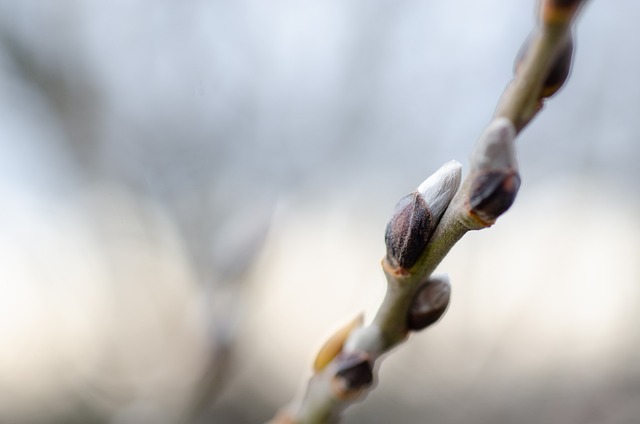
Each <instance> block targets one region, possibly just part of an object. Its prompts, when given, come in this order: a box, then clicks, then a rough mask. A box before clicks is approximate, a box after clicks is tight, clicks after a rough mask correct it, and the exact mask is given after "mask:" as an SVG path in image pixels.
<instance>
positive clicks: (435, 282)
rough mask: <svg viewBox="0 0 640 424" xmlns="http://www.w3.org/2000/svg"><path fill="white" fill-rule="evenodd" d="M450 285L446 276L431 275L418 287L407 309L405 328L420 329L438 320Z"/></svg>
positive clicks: (447, 300) (447, 297) (446, 303)
mask: <svg viewBox="0 0 640 424" xmlns="http://www.w3.org/2000/svg"><path fill="white" fill-rule="evenodd" d="M450 297H451V285H450V284H449V280H448V278H447V277H446V276H432V277H431V278H429V280H428V281H427V282H426V283H425V284H424V285H423V286H422V287H421V288H420V290H419V291H418V294H417V295H416V297H415V298H414V300H413V303H412V305H411V308H410V309H409V316H408V319H407V328H409V329H410V330H413V331H419V330H422V329H424V328H426V327H428V326H430V325H431V324H433V323H434V322H436V321H438V320H439V319H440V318H441V317H442V316H443V315H444V313H445V312H446V310H447V307H448V306H449V299H450Z"/></svg>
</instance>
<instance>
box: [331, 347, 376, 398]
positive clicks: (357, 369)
mask: <svg viewBox="0 0 640 424" xmlns="http://www.w3.org/2000/svg"><path fill="white" fill-rule="evenodd" d="M336 366H337V370H336V373H335V377H334V378H333V382H332V386H333V388H334V390H335V392H336V394H337V395H338V396H339V397H341V398H352V397H356V396H358V395H359V394H360V393H361V392H362V390H364V389H366V388H368V387H369V386H371V384H372V383H373V363H372V361H371V359H370V358H369V356H368V355H367V354H365V353H362V352H349V353H342V354H340V355H338V357H337V358H336Z"/></svg>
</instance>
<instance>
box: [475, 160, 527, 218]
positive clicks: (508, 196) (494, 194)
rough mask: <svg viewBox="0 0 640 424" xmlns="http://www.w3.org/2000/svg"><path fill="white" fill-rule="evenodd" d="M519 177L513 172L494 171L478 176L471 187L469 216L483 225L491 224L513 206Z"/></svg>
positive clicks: (518, 185) (518, 186)
mask: <svg viewBox="0 0 640 424" xmlns="http://www.w3.org/2000/svg"><path fill="white" fill-rule="evenodd" d="M519 188H520V176H519V175H518V173H517V172H516V171H514V170H495V171H489V172H485V173H481V174H480V175H478V176H477V177H476V178H475V179H474V181H473V183H472V186H471V195H470V197H469V206H470V210H471V214H472V215H475V216H477V217H478V218H480V220H482V221H483V222H485V223H493V222H494V221H495V220H496V219H497V218H498V217H499V216H500V215H502V214H503V213H505V212H506V211H507V210H508V209H509V208H510V207H511V205H512V204H513V202H514V200H515V198H516V195H517V194H518V189H519Z"/></svg>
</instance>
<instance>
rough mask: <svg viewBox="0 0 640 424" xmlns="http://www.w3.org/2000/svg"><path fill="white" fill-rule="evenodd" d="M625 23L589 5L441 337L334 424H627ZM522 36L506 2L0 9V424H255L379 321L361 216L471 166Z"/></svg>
mask: <svg viewBox="0 0 640 424" xmlns="http://www.w3.org/2000/svg"><path fill="white" fill-rule="evenodd" d="M525 9H526V8H525ZM621 10H624V11H625V13H620V11H621ZM639 14H640V6H639V5H638V4H637V2H633V1H631V0H612V1H611V2H606V3H605V2H592V4H591V5H590V13H589V14H588V15H585V17H584V18H585V19H583V20H581V26H580V28H579V31H578V34H577V37H576V38H577V39H579V40H580V41H581V43H584V45H588V46H590V47H589V49H588V51H587V50H586V49H578V53H577V54H576V58H575V61H576V66H575V69H576V72H574V74H573V75H572V76H571V81H572V83H571V84H570V86H569V87H567V88H566V89H565V90H566V91H565V93H563V96H560V97H559V98H558V99H556V100H555V101H554V102H553V103H552V104H551V105H549V106H548V108H549V111H548V113H545V114H543V115H542V116H540V117H539V118H538V121H537V122H536V125H535V126H532V127H531V128H527V129H526V131H523V133H522V134H521V135H520V137H521V139H522V143H521V145H520V148H521V155H520V156H521V161H520V167H521V169H522V172H523V173H526V175H527V176H528V178H527V186H526V188H527V189H526V190H523V193H521V195H520V197H519V200H518V202H519V204H518V208H515V209H514V210H513V211H511V212H510V214H509V216H507V217H505V218H503V220H502V222H501V225H500V226H497V227H496V228H495V229H494V230H492V232H491V233H490V235H488V237H491V239H492V243H491V244H487V243H486V242H485V240H484V239H481V238H480V239H478V238H476V235H469V236H467V238H466V242H465V243H464V244H463V245H462V246H460V247H458V248H457V249H456V250H455V251H454V253H455V254H453V255H449V256H448V258H447V259H446V260H445V263H443V265H442V266H443V267H446V269H447V270H448V271H449V270H450V274H451V278H452V281H455V282H456V285H457V287H456V288H457V290H456V293H455V296H454V297H453V298H452V302H453V303H452V305H451V308H450V310H449V312H448V316H447V320H445V321H443V322H442V323H441V324H440V325H438V326H437V327H436V328H434V329H433V330H432V331H431V334H430V337H429V338H428V339H429V341H428V342H424V343H423V342H422V341H420V340H419V338H416V340H415V342H414V343H411V344H409V345H408V346H406V348H403V349H402V350H400V351H398V352H397V354H394V355H392V357H390V358H389V359H388V360H387V361H386V363H385V367H384V368H383V369H382V370H381V373H382V375H381V379H382V380H383V381H385V384H384V385H381V387H379V388H378V389H377V390H376V391H375V392H374V393H372V395H371V398H370V402H367V404H368V405H369V408H359V407H357V406H356V407H354V408H353V409H352V411H351V413H350V414H349V416H348V417H347V418H346V422H368V423H376V422H377V423H384V422H390V421H393V420H395V419H398V418H399V417H402V421H403V422H405V423H412V422H424V421H425V420H426V419H432V420H434V421H438V422H443V423H445V422H460V421H469V419H468V418H469V417H470V416H472V417H474V419H476V420H483V419H484V420H491V422H496V423H499V422H514V421H517V422H520V423H525V424H526V423H528V422H540V421H548V422H567V423H571V422H580V423H581V424H585V423H589V422H598V423H608V422H611V423H614V422H624V420H625V417H635V416H637V407H635V406H634V405H635V400H636V399H637V387H638V385H637V381H638V378H639V377H638V376H639V375H640V371H638V370H637V369H636V368H637V367H635V365H634V364H637V363H640V362H639V361H638V357H639V356H640V351H639V350H638V348H637V346H638V340H640V339H639V337H640V335H639V334H638V332H637V329H636V328H635V327H636V326H635V325H633V323H634V322H635V321H636V320H635V317H637V313H636V311H637V310H638V308H637V305H638V291H637V287H636V286H637V284H636V282H637V281H638V279H640V271H639V270H638V266H637V261H636V258H637V257H638V254H639V253H640V247H639V246H638V242H637V239H638V238H637V234H638V227H637V221H636V219H635V217H636V216H637V213H638V210H639V209H638V205H637V203H636V202H635V200H634V199H637V197H638V192H639V190H638V187H639V186H638V185H637V181H640V168H638V167H637V166H636V162H637V158H638V157H639V156H640V147H639V145H638V143H636V142H635V140H636V139H637V134H638V133H639V132H640V129H639V128H640V127H638V124H637V120H636V119H635V117H636V115H637V114H638V111H639V110H640V87H638V85H637V84H635V82H634V81H635V79H636V76H637V74H638V72H639V67H640V57H638V54H636V53H635V52H636V50H637V49H636V48H635V45H634V40H636V39H637V35H638V34H637V32H638V27H637V22H638V20H640V16H639ZM530 20H531V13H530V10H523V8H522V5H521V4H517V3H516V2H511V1H509V0H499V1H496V2H491V4H488V3H483V4H480V3H478V2H474V1H472V0H465V1H463V2H462V3H459V2H456V3H455V4H454V3H453V2H446V1H434V2H406V3H402V4H394V5H390V4H387V3H385V2H377V1H374V2H370V1H369V2H362V1H356V2H351V3H349V2H346V3H345V2H342V1H339V0H329V1H316V2H307V3H305V4H292V3H290V2H283V1H276V2H270V3H265V2H262V1H259V0H238V1H234V2H228V1H217V0H214V1H206V2H201V1H191V2H170V1H148V0H136V1H113V2H89V1H80V2H68V1H62V2H56V3H55V4H53V3H51V4H50V3H49V2H46V1H41V0H28V1H21V2H11V1H4V0H2V1H0V344H1V345H2V346H3V348H2V349H0V375H2V379H0V421H1V422H11V423H29V424H32V423H51V422H64V423H71V422H79V423H86V422H105V423H119V424H122V423H140V422H154V423H163V422H166V423H170V422H171V423H173V422H179V421H181V420H182V421H185V420H188V419H190V418H185V417H197V418H193V420H194V421H199V422H216V423H217V422H220V423H227V422H229V423H234V424H235V423H243V422H246V423H250V422H259V421H263V420H265V419H267V418H268V417H269V416H270V414H271V413H272V412H273V411H274V410H275V409H276V408H277V407H278V406H280V405H282V404H283V403H284V402H286V401H287V400H288V397H289V396H290V394H291V393H292V392H294V388H295V387H296V386H297V385H299V384H300V380H299V378H300V377H299V376H300V375H302V373H303V372H304V370H306V369H308V363H309V361H310V360H311V359H312V357H311V356H312V353H313V351H314V350H315V349H313V348H311V346H313V344H314V343H317V342H318V341H319V340H320V339H321V337H319V335H321V334H322V332H323V331H325V330H326V329H327V328H331V327H334V326H335V325H337V324H338V323H340V322H342V321H343V320H344V317H346V316H351V314H352V313H353V307H354V305H362V306H363V308H364V309H365V312H366V313H367V314H370V313H371V312H373V311H374V310H375V308H377V305H378V304H379V302H380V300H381V299H382V296H383V295H384V293H383V288H382V287H379V285H375V287H374V286H373V285H372V284H371V281H377V280H379V278H380V275H379V271H378V270H377V269H375V267H371V264H372V263H375V262H376V261H377V260H378V259H379V257H380V256H381V255H382V254H383V250H384V249H383V245H382V243H381V239H380V237H381V236H380V234H381V231H382V229H384V225H385V222H386V220H387V218H388V214H389V212H390V210H389V208H380V205H384V204H390V203H389V202H392V201H393V199H396V198H399V197H400V196H401V195H402V194H403V193H405V192H406V191H407V190H410V189H411V188H412V187H413V186H414V184H415V181H418V180H420V179H421V178H423V173H424V169H436V168H437V167H438V165H439V164H441V163H443V162H445V161H447V160H449V159H450V158H451V157H466V156H467V153H468V151H469V150H470V149H471V143H472V140H474V139H475V137H476V136H477V134H479V133H480V132H481V130H482V128H483V126H484V125H485V123H486V122H487V121H488V120H489V119H490V118H491V108H492V107H493V105H495V99H496V98H497V97H498V96H499V94H500V92H501V90H502V89H503V87H504V81H506V80H507V79H508V78H509V68H510V64H511V61H512V59H513V57H514V55H515V53H516V51H517V49H518V47H519V43H520V41H521V40H522V39H524V38H525V37H526V35H527V34H526V30H527V29H528V28H530V25H529V23H530ZM451 22H456V25H455V26H454V25H451ZM461 28H462V29H461ZM416 52H420V53H416ZM469 69H473V72H469ZM551 109H553V110H551ZM478 111H485V112H480V113H479V112H478ZM429 116H441V117H442V119H438V120H429V119H425V117H429ZM461 117H464V119H463V120H461ZM585 121H588V122H589V125H584V124H583V123H584V122H585ZM444 140H451V141H450V142H449V141H448V142H444ZM558 140H562V142H558ZM399 152H413V154H412V157H407V156H406V155H404V154H399ZM568 176H572V177H571V179H570V178H569V177H568ZM567 193H570V194H567ZM594 199H596V201H595V202H594ZM550 209H553V210H557V212H556V213H554V214H553V216H548V213H547V212H546V211H548V210H550ZM576 210H580V211H581V214H580V216H579V217H576V216H575V214H574V213H573V212H572V211H576ZM541 216H545V219H544V225H543V226H542V227H540V226H537V225H533V224H532V225H531V226H530V227H527V228H524V229H523V228H521V225H519V224H517V225H516V224H515V223H519V222H531V223H534V222H539V221H540V217H541ZM603 217H605V218H606V219H605V218H603ZM585 229H587V230H585ZM560 232H561V233H562V234H565V235H566V237H564V238H562V239H560V238H559V237H558V234H559V233H560ZM515 234H517V235H518V236H517V237H515ZM311 240H313V242H311ZM549 240H553V243H550V242H549ZM476 243H477V244H476ZM550 245H553V246H557V249H558V250H557V251H551V249H549V246H550ZM501 246H512V247H511V248H509V249H507V250H505V249H502V248H501ZM602 246H613V247H611V248H610V249H607V251H606V252H603V251H602V249H601V247H602ZM559 252H560V253H559ZM594 252H599V254H598V255H596V254H595V253H594ZM496 257H500V258H504V261H503V263H502V266H501V267H500V268H499V269H495V268H494V267H492V266H490V265H489V264H495V263H496ZM318 258H324V259H323V262H322V263H319V261H318ZM532 258H533V260H532ZM539 263H544V264H547V265H549V266H548V267H545V270H544V271H545V273H544V275H541V273H540V270H541V267H539V266H537V265H536V264H539ZM328 264H329V265H328ZM576 269H579V270H580V272H579V273H576V272H575V270H576ZM309 270H313V272H309ZM471 276H473V278H472V277H471ZM605 280H606V281H608V282H609V283H608V285H607V287H608V289H606V290H603V289H602V285H601V282H602V281H605ZM469 281H474V282H477V284H476V283H474V285H470V283H469V284H467V283H466V282H469ZM480 287H481V288H482V290H481V289H480ZM488 288H490V289H488ZM551 293H553V296H552V295H551ZM514 305H515V306H514ZM301 317H304V319H303V318H301ZM505 323H509V324H508V325H507V324H505ZM525 335H526V336H525ZM558 346H562V348H561V349H559V348H558ZM469 351H473V352H477V354H476V355H475V356H473V357H469V355H467V354H466V352H469ZM461 352H464V353H465V354H464V355H462V354H461ZM221 358H225V359H221ZM407 362H411V363H415V369H416V372H415V374H416V376H419V377H420V378H417V377H416V378H414V377H413V376H408V375H407V374H406V371H403V370H404V369H405V368H406V367H405V364H406V363H407ZM432 364H437V367H436V366H433V365H432ZM587 370H588V372H587ZM425 373H428V374H429V375H430V376H431V377H432V378H431V379H430V382H432V381H435V380H437V381H438V382H439V384H429V385H428V386H424V385H422V381H423V378H422V376H423V375H424V374H425ZM221 374H223V376H221ZM208 376H209V377H208ZM516 378H517V379H519V381H520V382H521V385H520V386H519V388H518V389H517V390H514V388H513V387H512V384H511V383H510V382H513V381H514V379H516ZM263 381H268V382H270V384H268V385H265V384H260V383H259V382H263ZM409 381H412V383H409ZM409 387H411V389H409ZM478 387H481V388H482V389H478ZM514 392H516V394H515V395H514ZM417 393H419V394H420V395H417ZM507 393H508V395H509V396H508V397H509V398H510V399H512V402H511V403H510V404H509V405H504V402H503V399H504V398H505V397H506V394H507ZM461 399H463V400H464V405H465V407H464V408H459V407H455V408H452V407H451V405H452V404H453V405H459V404H460V400H461ZM629 399H630V400H632V401H633V402H629V401H628V400H629ZM532 411H535V414H532ZM634 414H635V415H634Z"/></svg>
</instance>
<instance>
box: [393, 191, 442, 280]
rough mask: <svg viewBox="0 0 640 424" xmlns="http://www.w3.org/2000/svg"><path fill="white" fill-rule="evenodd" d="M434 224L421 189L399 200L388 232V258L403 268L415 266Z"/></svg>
mask: <svg viewBox="0 0 640 424" xmlns="http://www.w3.org/2000/svg"><path fill="white" fill-rule="evenodd" d="M434 227H435V225H434V222H433V216H432V215H431V211H430V210H429V208H428V207H427V203H426V202H425V201H424V199H423V198H422V196H420V194H419V193H418V192H414V193H411V194H409V195H408V196H405V197H403V198H402V199H400V201H399V202H398V203H397V204H396V207H395V210H394V212H393V216H392V217H391V220H390V221H389V224H388V225H387V231H386V233H385V243H386V244H387V258H388V260H389V262H390V263H391V265H392V266H394V267H401V268H410V267H411V266H412V265H414V264H415V263H416V261H417V260H418V258H419V257H420V255H421V254H422V251H423V250H424V248H425V246H426V245H427V241H429V237H430V236H431V233H432V232H433V229H434Z"/></svg>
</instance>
